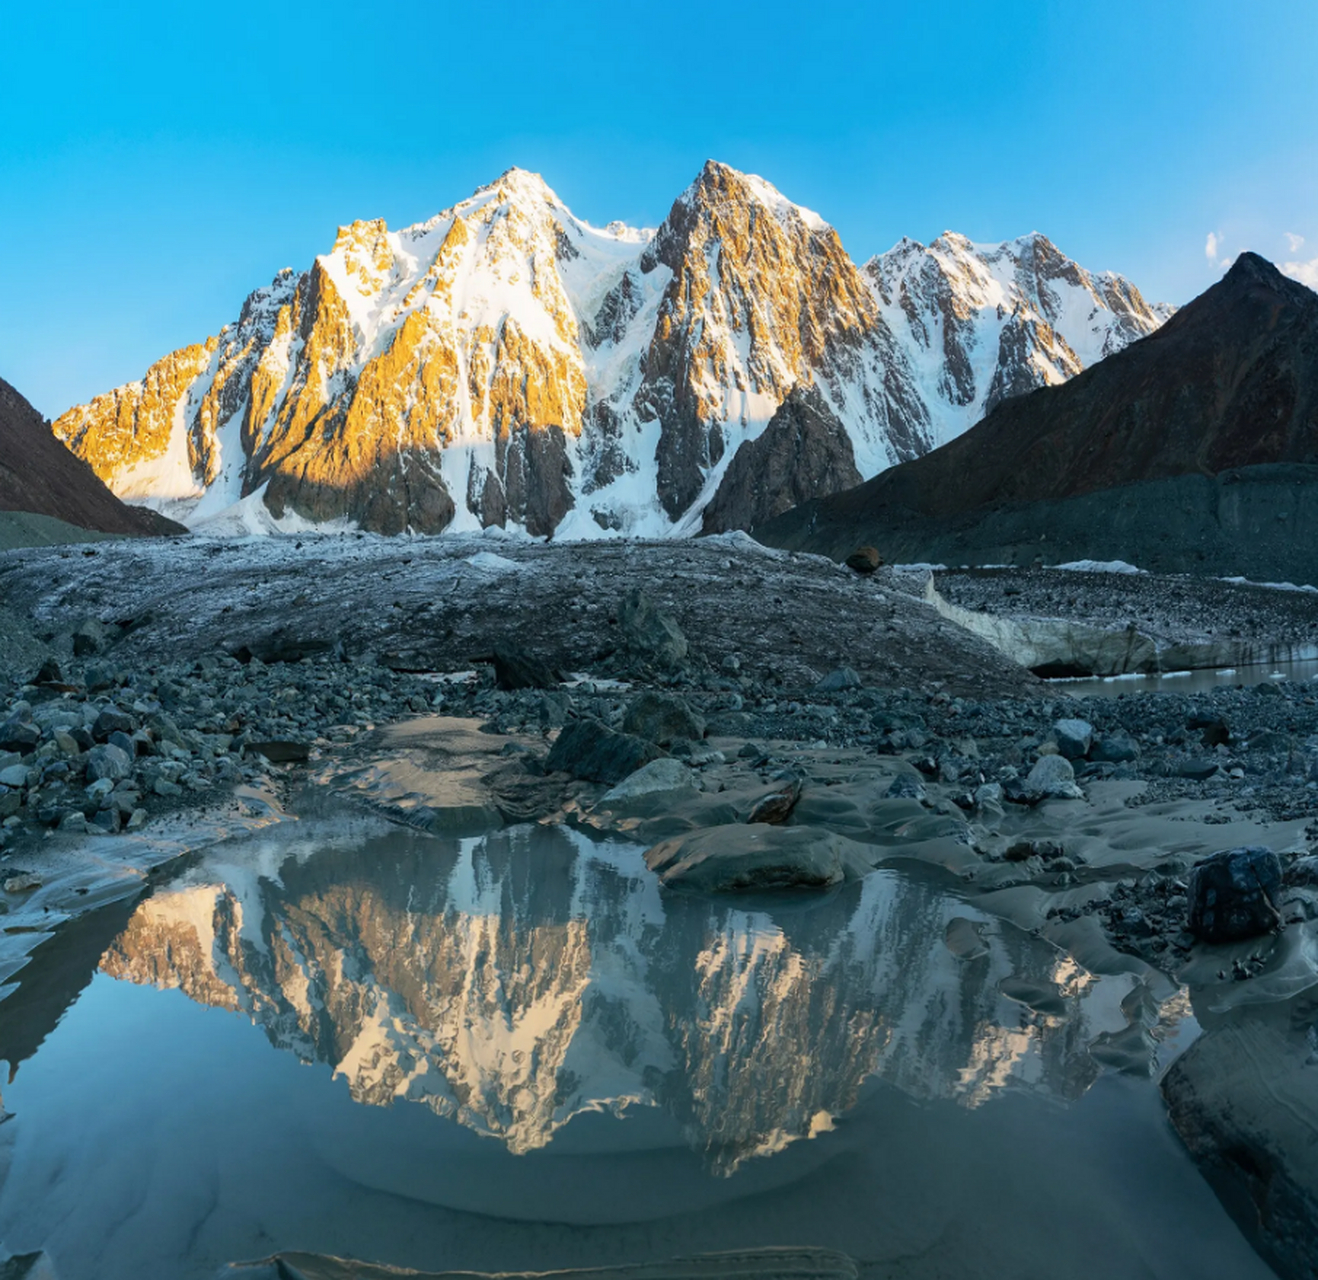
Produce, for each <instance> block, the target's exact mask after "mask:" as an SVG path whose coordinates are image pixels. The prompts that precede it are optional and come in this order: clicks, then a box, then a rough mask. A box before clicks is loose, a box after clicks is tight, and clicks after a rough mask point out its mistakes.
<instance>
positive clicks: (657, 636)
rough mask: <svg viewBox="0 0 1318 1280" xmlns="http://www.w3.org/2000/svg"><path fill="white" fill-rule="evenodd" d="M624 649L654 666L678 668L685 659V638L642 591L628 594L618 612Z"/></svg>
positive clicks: (673, 620)
mask: <svg viewBox="0 0 1318 1280" xmlns="http://www.w3.org/2000/svg"><path fill="white" fill-rule="evenodd" d="M618 628H619V631H620V632H621V634H622V643H623V647H624V648H625V649H627V650H628V651H629V652H630V653H632V654H634V655H635V656H636V657H638V658H641V659H642V660H644V661H646V662H649V663H652V664H653V665H654V666H656V667H663V668H666V669H669V670H671V669H674V668H677V667H680V666H681V665H682V664H683V663H684V662H685V661H686V656H687V648H688V645H687V639H686V636H685V635H684V634H683V633H682V628H681V627H679V626H678V625H677V620H676V619H675V618H674V617H673V616H672V614H670V613H665V612H664V611H663V610H662V609H660V608H659V607H658V606H657V605H656V604H655V603H654V602H653V601H652V600H651V599H650V598H649V597H648V596H646V595H645V594H644V593H643V592H642V591H640V590H639V589H638V590H634V591H629V592H628V593H627V595H626V596H625V597H624V598H623V601H622V605H621V607H620V608H619V609H618Z"/></svg>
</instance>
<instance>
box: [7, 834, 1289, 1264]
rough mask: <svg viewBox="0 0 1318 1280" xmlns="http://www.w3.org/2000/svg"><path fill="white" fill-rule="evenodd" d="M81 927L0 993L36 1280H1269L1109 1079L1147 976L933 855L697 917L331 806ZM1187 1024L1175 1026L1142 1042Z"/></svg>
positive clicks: (634, 858) (1157, 1130) (17, 1194)
mask: <svg viewBox="0 0 1318 1280" xmlns="http://www.w3.org/2000/svg"><path fill="white" fill-rule="evenodd" d="M96 920H97V917H88V918H87V919H85V920H84V921H82V922H80V929H79V931H78V932H77V933H76V935H73V934H69V935H56V936H55V938H53V939H52V940H51V941H50V942H48V943H46V944H44V945H43V947H42V948H40V949H39V950H38V951H37V952H36V953H35V954H34V957H33V959H32V962H31V964H30V965H29V966H28V967H27V969H25V970H24V971H23V972H22V974H21V975H20V982H19V987H18V989H17V991H16V992H14V994H13V995H11V996H10V997H9V998H8V999H7V1000H4V1001H2V1002H0V1058H5V1059H7V1061H8V1064H9V1080H8V1083H7V1084H6V1085H5V1086H4V1088H3V1108H0V1110H3V1111H7V1112H10V1113H12V1116H11V1118H9V1119H8V1120H7V1121H5V1122H4V1123H0V1179H2V1181H0V1241H3V1242H4V1244H5V1245H6V1246H7V1247H8V1248H9V1249H11V1250H14V1251H16V1252H22V1251H24V1250H36V1249H43V1248H44V1249H45V1250H47V1251H48V1252H49V1254H50V1256H51V1258H52V1259H53V1261H54V1264H55V1267H56V1269H57V1274H58V1275H59V1276H60V1277H61V1280H117V1278H120V1277H123V1278H125V1280H126V1278H127V1277H143V1276H152V1277H156V1276H159V1277H177V1278H179V1280H186V1278H188V1277H209V1276H212V1275H214V1274H215V1273H216V1271H217V1270H218V1269H219V1268H221V1267H222V1266H223V1265H224V1264H226V1263H229V1262H233V1261H240V1260H247V1259H255V1258H260V1257H262V1256H265V1255H268V1254H270V1253H271V1252H272V1251H274V1250H276V1249H301V1250H308V1251H316V1252H324V1253H331V1254H338V1255H342V1256H351V1257H358V1258H366V1259H371V1260H374V1261H380V1262H388V1263H391V1264H394V1265H396V1266H406V1267H414V1268H421V1269H427V1270H436V1271H438V1270H470V1271H478V1272H492V1271H509V1270H523V1269H526V1270H538V1271H548V1270H553V1269H558V1268H569V1267H610V1266H618V1265H621V1264H626V1263H640V1262H647V1261H652V1260H662V1259H667V1258H672V1257H678V1256H690V1255H695V1254H701V1253H707V1252H714V1251H721V1250H731V1249H745V1248H750V1247H763V1246H769V1245H783V1246H788V1245H791V1246H814V1247H822V1248H828V1249H832V1250H838V1251H841V1252H842V1253H844V1254H846V1255H848V1256H849V1257H851V1258H852V1259H855V1260H856V1261H857V1263H858V1265H860V1267H861V1274H863V1275H874V1276H884V1277H906V1276H909V1277H929V1278H932V1277H935V1276H946V1275H953V1274H955V1275H956V1276H958V1277H966V1278H975V1277H983V1278H984V1280H988V1278H989V1277H993V1278H994V1280H1001V1277H1005V1276H1011V1277H1014V1278H1027V1277H1039V1278H1040V1280H1042V1278H1044V1277H1048V1278H1049V1280H1053V1278H1055V1277H1058V1276H1067V1277H1069V1278H1071V1280H1086V1278H1088V1277H1093V1278H1094V1280H1099V1278H1101V1280H1110V1278H1111V1277H1113V1276H1135V1275H1141V1276H1156V1277H1158V1278H1159V1280H1178V1278H1180V1277H1185V1280H1201V1278H1202V1277H1204V1276H1209V1275H1213V1276H1231V1277H1233V1278H1234V1280H1252V1278H1262V1277H1267V1276H1269V1275H1271V1274H1272V1273H1271V1272H1270V1271H1269V1270H1268V1268H1267V1267H1266V1266H1265V1264H1264V1263H1263V1262H1261V1261H1260V1260H1259V1258H1258V1257H1257V1256H1256V1255H1255V1254H1254V1253H1253V1252H1252V1250H1251V1249H1250V1247H1249V1246H1248V1244H1247V1243H1246V1241H1245V1240H1244V1238H1243V1237H1242V1236H1241V1234H1240V1232H1239V1231H1238V1230H1237V1228H1236V1227H1235V1225H1234V1224H1233V1223H1232V1222H1231V1220H1230V1219H1229V1218H1228V1216H1227V1214H1226V1213H1225V1212H1224V1211H1223V1209H1222V1208H1221V1206H1220V1205H1219V1203H1218V1201H1217V1200H1216V1199H1215V1197H1214V1195H1213V1193H1212V1192H1211V1190H1210V1189H1209V1187H1208V1185H1207V1183H1206V1182H1205V1181H1204V1180H1203V1178H1202V1177H1201V1176H1200V1174H1199V1173H1198V1171H1197V1170H1196V1169H1195V1167H1194V1165H1193V1164H1192V1163H1191V1161H1190V1159H1189V1157H1188V1156H1187V1155H1186V1154H1185V1152H1184V1150H1183V1148H1182V1147H1181V1146H1180V1144H1179V1143H1178V1141H1177V1140H1176V1138H1175V1136H1174V1134H1173V1133H1172V1131H1171V1129H1170V1127H1169V1125H1168V1123H1167V1121H1166V1117H1165V1113H1164V1109H1163V1105H1162V1102H1161V1099H1160V1097H1159V1094H1158V1090H1157V1088H1156V1084H1155V1083H1154V1081H1153V1080H1151V1079H1149V1078H1147V1077H1144V1076H1128V1075H1121V1074H1118V1073H1116V1072H1114V1071H1111V1070H1105V1069H1104V1068H1103V1067H1102V1066H1101V1065H1100V1059H1101V1058H1103V1056H1104V1055H1103V1054H1102V1052H1101V1051H1099V1050H1101V1047H1102V1046H1103V1045H1104V1044H1105V1043H1106V1042H1108V1041H1109V1040H1110V1039H1111V1038H1112V1037H1114V1036H1116V1035H1117V1034H1118V1033H1119V1032H1120V1031H1121V1030H1122V1029H1123V1028H1124V1027H1125V1026H1126V1018H1125V1016H1124V1014H1123V1011H1122V1004H1123V1001H1129V1000H1132V999H1136V998H1138V997H1139V996H1140V993H1139V992H1138V991H1136V989H1135V988H1136V987H1137V985H1138V984H1137V982H1136V979H1135V978H1134V977H1133V976H1131V975H1129V974H1122V975H1118V976H1108V977H1099V976H1096V975H1094V974H1091V973H1089V972H1087V971H1086V970H1084V969H1083V968H1081V967H1080V966H1079V965H1077V964H1076V963H1075V962H1074V961H1071V960H1069V959H1067V958H1066V957H1065V956H1064V955H1062V954H1061V953H1060V952H1058V951H1057V950H1056V949H1054V948H1053V947H1052V946H1050V945H1048V944H1047V943H1045V942H1043V941H1042V940H1040V939H1038V938H1036V937H1033V936H1031V935H1030V934H1029V933H1027V932H1024V931H1022V930H1019V929H1017V928H1015V927H1014V926H1012V925H1010V924H1007V923H1005V922H1003V921H1001V920H998V919H993V918H990V917H988V916H986V915H984V914H982V913H981V912H979V911H977V910H976V909H974V908H973V907H971V906H968V905H967V904H966V903H965V902H963V901H961V900H959V899H958V898H957V897H956V896H955V895H954V894H953V893H951V892H949V891H948V889H947V888H946V881H945V880H944V879H940V878H939V877H937V876H935V875H934V874H933V873H931V872H923V871H918V870H914V871H910V872H907V871H904V870H903V871H896V870H881V871H878V872H876V873H874V874H872V875H870V876H868V877H866V878H865V879H864V880H862V881H860V882H857V883H852V884H849V885H846V886H844V887H842V888H841V889H839V890H837V891H835V892H831V893H828V894H825V895H822V896H818V895H816V896H804V897H796V896H792V895H778V896H775V897H772V898H766V899H762V900H748V899H743V898H736V899H733V898H720V899H708V898H698V897H689V896H684V895H679V894H668V893H661V892H660V889H659V887H658V885H657V883H656V881H655V879H654V878H653V876H651V875H650V873H649V872H647V871H646V870H645V868H644V865H643V863H642V861H641V857H640V850H639V849H638V848H637V847H636V846H634V845H631V844H628V843H625V842H620V841H616V840H615V841H602V842H601V841H592V840H589V839H587V838H586V837H585V836H583V835H581V834H578V833H575V832H571V831H568V830H565V829H561V828H548V827H521V828H513V829H510V830H506V831H500V832H497V833H494V834H491V835H487V836H484V837H481V838H477V839H467V840H450V839H436V838H434V837H431V836H426V835H422V834H419V833H415V832H412V831H409V830H406V829H401V828H396V827H386V826H383V825H379V824H375V823H374V822H363V821H362V820H360V819H356V818H354V819H350V820H344V821H342V822H339V823H335V822H324V821H322V822H315V823H305V824H303V823H289V824H285V825H283V826H280V827H276V828H274V829H273V830H268V831H265V832H260V833H257V834H255V835H250V836H246V837H243V838H241V839H238V840H235V841H233V842H231V843H229V844H227V845H222V846H218V847H216V848H214V849H213V850H212V851H211V852H209V853H208V854H207V855H205V856H203V857H201V858H199V859H198V860H197V861H195V862H194V863H193V865H191V866H188V867H187V868H186V869H183V870H181V871H179V872H178V873H177V874H176V875H175V876H174V877H173V878H172V879H171V880H170V881H169V882H168V883H165V884H162V885H160V886H158V887H157V888H156V889H155V891H154V892H153V893H152V894H151V895H150V896H149V897H146V898H145V899H143V900H142V901H140V902H139V903H138V904H136V905H135V906H119V907H116V908H113V909H107V911H106V912H103V913H100V917H99V925H97V923H96ZM1195 1033H1196V1027H1195V1025H1194V1023H1193V1020H1192V1019H1191V1018H1190V1017H1189V1015H1188V1014H1185V1013H1184V1012H1180V1013H1178V1011H1177V1010H1176V1009H1172V1010H1171V1011H1170V1012H1169V1013H1168V1015H1167V1016H1166V1017H1165V1018H1164V1020H1163V1021H1162V1023H1161V1024H1160V1027H1159V1032H1158V1034H1159V1035H1160V1036H1161V1037H1162V1038H1163V1040H1164V1043H1163V1044H1162V1047H1161V1050H1160V1052H1161V1053H1162V1054H1163V1056H1164V1057H1165V1058H1170V1057H1171V1056H1173V1055H1174V1053H1175V1052H1176V1051H1177V1050H1178V1047H1179V1043H1180V1042H1183V1041H1185V1040H1186V1039H1188V1038H1192V1037H1193V1036H1194V1034H1195ZM0 1078H3V1077H0Z"/></svg>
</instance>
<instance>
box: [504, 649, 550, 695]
mask: <svg viewBox="0 0 1318 1280" xmlns="http://www.w3.org/2000/svg"><path fill="white" fill-rule="evenodd" d="M490 661H491V662H492V663H493V665H494V684H495V687H496V688H498V689H507V690H513V689H554V688H557V687H558V685H559V684H561V683H562V681H561V679H560V677H559V674H558V672H557V671H555V670H554V669H553V668H552V667H550V666H549V665H548V664H547V663H544V662H541V661H540V659H539V658H536V657H533V656H532V655H531V654H529V653H524V652H522V651H521V650H519V649H514V648H512V647H511V646H508V645H503V644H497V645H495V646H494V650H493V652H492V654H491V655H490Z"/></svg>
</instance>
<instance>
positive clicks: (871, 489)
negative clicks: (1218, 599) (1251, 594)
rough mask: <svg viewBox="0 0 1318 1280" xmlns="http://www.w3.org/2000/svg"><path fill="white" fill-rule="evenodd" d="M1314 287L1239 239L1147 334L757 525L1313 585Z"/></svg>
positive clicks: (888, 543)
mask: <svg viewBox="0 0 1318 1280" xmlns="http://www.w3.org/2000/svg"><path fill="white" fill-rule="evenodd" d="M1315 532H1318V294H1315V293H1314V291H1313V290H1311V289H1309V288H1307V287H1305V286H1304V285H1302V284H1299V283H1298V282H1297V281H1294V280H1291V279H1289V278H1287V277H1286V276H1284V275H1282V274H1281V272H1280V271H1278V270H1277V269H1276V267H1274V266H1273V265H1272V264H1271V263H1269V262H1267V261H1265V260H1264V259H1263V258H1260V257H1258V256H1257V255H1256V254H1251V253H1245V254H1241V256H1240V257H1239V258H1238V259H1237V260H1236V263H1235V265H1234V266H1233V267H1232V268H1231V270H1230V271H1229V272H1228V273H1227V274H1226V276H1225V277H1224V278H1223V279H1222V280H1220V281H1219V282H1218V283H1217V284H1215V285H1213V286H1212V287H1211V288H1209V289H1208V290H1206V291H1205V292H1204V293H1203V294H1201V295H1200V296H1199V297H1198V298H1196V299H1195V300H1194V301H1193V302H1191V303H1189V304H1188V305H1187V306H1185V307H1183V308H1182V309H1181V310H1180V311H1178V312H1177V313H1176V315H1175V316H1174V317H1173V318H1172V320H1171V321H1170V322H1169V323H1168V324H1167V325H1165V326H1164V327H1163V328H1161V329H1160V330H1159V331H1158V332H1157V333H1155V334H1153V335H1152V336H1150V337H1149V338H1148V339H1147V340H1146V341H1143V342H1139V343H1137V344H1135V345H1133V346H1130V347H1128V348H1126V349H1125V350H1122V351H1120V352H1117V353H1115V354H1113V355H1112V356H1111V357H1110V358H1108V359H1105V360H1103V361H1102V362H1101V363H1099V364H1097V365H1095V366H1093V367H1092V368H1090V369H1087V370H1086V371H1085V372H1084V373H1082V374H1081V375H1079V376H1078V377H1076V378H1075V379H1074V380H1073V381H1071V382H1068V383H1067V384H1066V385H1065V386H1062V387H1048V388H1043V389H1040V390H1038V391H1035V392H1033V393H1031V394H1029V395H1026V396H1020V397H1016V398H1013V399H1010V400H1008V401H1007V402H1005V403H1002V404H999V405H998V406H997V407H996V408H995V409H994V410H993V411H992V412H991V413H990V414H989V415H988V417H986V418H985V419H984V421H983V422H981V423H979V424H978V425H977V426H975V427H974V428H973V429H971V430H970V431H968V432H966V433H965V434H964V435H962V436H960V437H959V438H957V439H956V440H953V441H951V442H950V443H948V444H947V445H945V446H943V447H942V448H940V449H938V450H936V451H934V452H933V453H931V454H929V455H928V456H926V457H923V458H919V459H916V460H914V461H912V462H909V463H907V464H905V465H903V466H899V467H895V468H892V469H891V470H889V471H887V472H885V473H884V474H883V475H881V476H877V477H875V478H874V479H872V480H869V481H867V482H866V483H865V484H863V485H860V486H858V487H857V488H855V489H853V490H850V491H848V492H845V493H839V494H836V495H833V496H831V497H826V498H821V499H817V500H814V501H811V502H808V503H805V504H803V505H802V506H800V507H799V508H797V509H796V510H793V511H791V512H788V513H786V514H784V515H783V516H781V517H779V518H777V519H775V520H773V521H772V522H770V523H767V524H765V525H763V526H761V527H759V528H757V530H756V535H757V536H758V537H761V538H763V539H764V540H766V541H768V542H770V543H771V544H773V545H776V546H781V547H791V548H793V549H804V550H810V551H817V552H823V553H825V554H829V555H834V556H837V557H841V556H844V555H846V554H847V553H848V552H849V551H850V550H851V549H852V548H854V547H855V546H856V544H857V543H858V542H866V543H873V544H874V545H876V546H877V547H879V548H880V549H881V550H882V551H884V552H885V553H886V554H887V555H888V556H889V558H891V559H901V560H914V561H935V562H938V561H944V562H948V563H953V564H965V563H1020V562H1024V563H1027V564H1028V563H1030V562H1032V561H1034V560H1035V559H1036V558H1038V559H1042V560H1044V561H1045V562H1052V563H1057V562H1067V561H1074V560H1085V559H1090V560H1100V561H1103V560H1113V559H1122V560H1127V561H1131V562H1134V563H1136V564H1138V565H1140V566H1141V567H1144V568H1148V569H1154V570H1158V571H1161V572H1173V573H1186V572H1190V573H1214V574H1235V575H1244V576H1246V577H1250V578H1255V579H1262V580H1264V581H1276V580H1282V581H1291V582H1303V583H1318V558H1316V557H1315V555H1314V553H1313V546H1314V534H1315Z"/></svg>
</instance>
